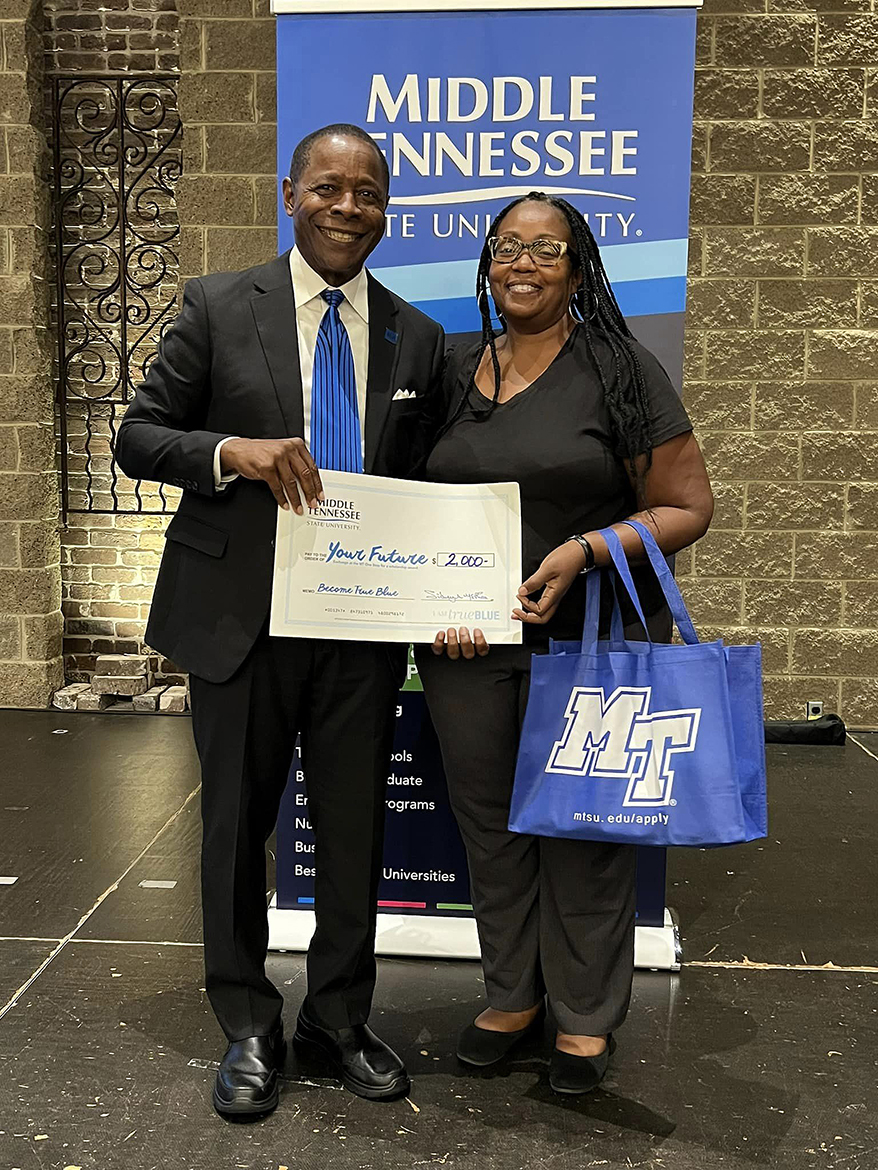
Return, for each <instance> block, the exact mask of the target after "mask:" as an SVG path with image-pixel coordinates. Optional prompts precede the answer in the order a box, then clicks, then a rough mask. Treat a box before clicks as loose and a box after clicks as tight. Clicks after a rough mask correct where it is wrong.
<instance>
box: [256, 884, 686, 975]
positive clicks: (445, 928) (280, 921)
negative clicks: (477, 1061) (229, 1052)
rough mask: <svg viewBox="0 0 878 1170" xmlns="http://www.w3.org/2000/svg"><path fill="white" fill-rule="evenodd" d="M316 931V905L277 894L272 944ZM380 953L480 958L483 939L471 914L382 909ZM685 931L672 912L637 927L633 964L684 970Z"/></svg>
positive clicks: (298, 942)
mask: <svg viewBox="0 0 878 1170" xmlns="http://www.w3.org/2000/svg"><path fill="white" fill-rule="evenodd" d="M313 933H314V912H313V910H280V909H278V905H277V895H276V894H275V895H273V896H272V899H271V902H270V903H269V907H268V949H269V950H270V951H307V949H308V944H309V943H310V941H311V935H312V934H313ZM375 953H376V954H378V955H394V956H396V957H407V958H420V959H478V957H479V940H478V935H477V933H476V924H475V920H474V919H472V918H453V917H447V918H446V917H431V916H430V915H426V914H379V915H378V929H377V934H376V938H375ZM681 959H682V951H681V949H680V935H679V931H678V930H677V926H676V923H675V922H674V919H673V917H672V916H671V912H670V910H668V909H665V922H664V926H638V927H636V929H635V931H634V965H635V967H646V968H649V969H651V970H656V971H679V970H680V961H681Z"/></svg>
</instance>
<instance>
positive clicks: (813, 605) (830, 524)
mask: <svg viewBox="0 0 878 1170" xmlns="http://www.w3.org/2000/svg"><path fill="white" fill-rule="evenodd" d="M89 2H94V3H95V4H96V7H97V8H99V9H102V8H110V7H111V6H110V5H108V4H103V3H102V2H101V3H98V0H89ZM162 2H164V0H162ZM178 9H179V17H180V22H179V52H180V68H181V73H182V77H181V90H180V107H181V112H182V115H183V120H184V125H185V138H184V153H185V173H184V178H183V180H182V181H181V184H180V187H179V190H178V209H179V212H180V220H181V224H182V236H181V248H180V272H181V276H182V277H183V278H185V277H187V276H190V275H196V274H200V273H203V272H210V271H216V270H220V269H224V268H240V267H245V266H247V265H249V264H253V263H257V262H259V261H261V260H264V259H267V258H269V257H271V256H272V255H274V253H275V241H276V236H275V215H276V210H275V209H276V188H277V181H278V179H277V175H276V164H275V132H276V131H275V121H276V112H275V101H276V98H275V74H274V21H273V19H272V18H271V17H270V15H269V12H268V5H267V0H181V2H180V3H179V5H178ZM87 11H88V10H87V9H86V8H85V4H84V0H80V2H79V5H78V12H80V13H85V12H87ZM154 11H156V12H158V11H159V9H158V8H156V9H155V10H154ZM102 19H104V18H103V17H102ZM104 27H106V26H104ZM153 27H154V28H156V30H157V29H158V26H157V25H154V26H153ZM60 31H61V30H60V29H59V30H58V32H59V33H60ZM93 31H94V30H79V31H77V30H75V29H74V28H72V27H70V28H69V29H65V31H64V35H68V34H70V35H73V34H74V33H75V34H76V35H79V36H80V37H82V36H90V35H93ZM106 31H107V34H108V35H109V32H110V30H109V28H107V30H106ZM123 31H124V30H123V29H121V28H118V27H117V28H116V29H114V30H113V33H114V35H121V34H122V33H123ZM138 31H139V30H138ZM143 31H144V32H146V31H147V30H145V29H144V30H143ZM132 35H133V34H132ZM128 49H129V50H130V51H131V52H134V51H135V46H134V44H133V43H130V42H129V44H128ZM76 50H77V51H78V52H82V51H85V52H87V51H90V50H89V47H88V44H85V45H83V44H82V42H81V41H80V42H79V43H78V44H77V46H76ZM119 51H121V50H119ZM137 51H141V50H140V49H138V50H137ZM876 101H878V18H876V17H875V16H874V15H873V14H872V11H871V0H844V2H842V0H818V3H817V4H808V3H807V2H806V0H706V3H705V8H704V11H703V13H701V14H700V16H699V32H698V64H697V76H696V109H695V118H696V121H695V140H694V159H693V162H694V166H693V172H694V173H693V181H692V248H691V286H690V306H689V316H688V336H687V354H686V386H685V396H686V400H687V403H688V405H689V407H690V409H691V411H692V414H693V416H694V418H695V420H696V423H697V426H698V431H699V435H700V438H701V441H702V444H703V447H704V450H705V454H706V456H707V459H708V463H709V465H710V470H711V474H712V477H713V481H714V484H715V488H716V495H717V501H718V508H717V515H716V519H715V522H714V526H713V529H712V530H711V532H710V534H709V535H708V537H707V538H706V539H705V541H704V542H703V543H702V544H700V545H699V546H698V548H697V549H696V550H694V552H691V553H688V554H686V555H685V556H683V557H682V558H681V566H680V567H681V576H682V580H683V582H684V587H685V589H686V592H687V596H688V598H689V601H690V604H691V606H692V609H693V611H694V613H695V616H696V618H697V620H698V621H699V623H700V624H701V626H702V628H703V630H704V632H705V633H706V634H708V635H711V634H718V633H722V634H723V636H727V637H729V638H731V639H735V640H750V639H753V638H756V637H758V638H759V639H760V640H761V641H762V642H763V645H764V647H765V665H766V698H767V709H768V712H769V714H771V715H798V714H801V713H802V710H803V705H804V702H805V700H806V699H811V698H815V699H822V700H823V701H824V702H825V703H826V704H827V706H829V707H831V708H835V709H838V710H840V711H841V712H842V714H843V715H844V716H845V717H846V718H847V719H848V721H849V722H850V723H851V724H853V725H859V726H873V727H874V726H878V618H876V616H875V615H876V604H875V603H876V600H878V597H876V594H878V575H876V569H878V524H876V523H875V522H874V521H873V519H872V513H871V510H870V507H869V505H870V502H871V500H872V498H873V496H875V495H876V494H878V486H876V484H878V454H876V451H878V444H876V443H875V438H876V436H875V430H876V428H878V371H876V361H875V358H876V354H878V347H876V344H875V343H876V333H875V332H874V330H876V329H878V259H876V257H878V247H876V244H878V177H876V173H875V172H876V171H878V165H876V158H878V120H876ZM153 523H155V522H153ZM128 524H129V522H127V521H126V525H125V526H123V528H124V531H125V532H126V533H127V534H128V535H129V536H130V535H132V534H134V533H138V544H137V546H135V545H133V544H131V545H128V542H127V541H122V542H120V543H119V544H118V545H115V546H113V545H112V544H111V543H108V544H101V543H100V542H101V541H109V540H110V533H109V530H110V529H113V532H114V533H118V534H119V535H121V534H122V533H121V530H120V529H119V526H118V522H117V523H116V524H107V523H106V522H103V521H102V522H101V524H99V525H97V526H96V527H97V528H100V529H103V530H104V531H103V533H102V534H99V535H98V534H95V533H94V532H92V533H91V535H90V536H89V538H88V543H87V544H85V543H83V544H78V543H77V541H78V540H80V539H82V537H81V535H76V536H74V535H73V534H71V536H69V537H68V538H66V539H67V540H68V541H69V544H68V545H67V547H69V549H70V550H71V570H70V572H71V573H72V571H73V561H74V556H73V554H74V552H75V551H76V550H77V549H80V550H86V551H80V552H79V553H77V554H76V555H77V557H82V558H86V557H88V556H94V555H96V554H97V553H98V552H99V551H100V550H101V549H103V550H105V551H104V552H103V553H101V556H105V557H106V556H109V555H111V554H110V553H109V552H107V551H106V550H109V549H111V550H112V555H114V557H116V558H118V559H114V560H113V563H112V564H110V563H109V562H107V563H96V564H90V565H87V564H86V563H85V561H84V560H83V561H81V562H80V564H79V565H78V566H76V567H77V568H79V569H87V570H88V571H89V572H91V573H94V572H96V571H99V570H100V571H102V572H108V571H112V570H113V566H114V565H115V566H117V567H118V568H120V569H125V570H127V571H130V570H133V569H134V568H137V567H139V568H140V569H141V570H142V576H141V578H140V579H139V580H138V581H136V582H135V581H133V580H132V581H130V582H128V581H126V582H117V583H110V582H107V583H108V584H110V585H111V587H112V588H113V589H118V590H119V591H120V593H119V595H118V597H114V598H113V601H114V602H116V603H118V604H122V599H121V590H122V589H123V588H132V587H138V586H139V587H145V586H147V585H148V584H149V580H150V577H151V575H152V574H153V573H154V569H155V563H156V560H157V557H158V549H159V547H160V541H159V540H158V539H156V540H155V548H150V547H149V540H150V538H151V537H155V538H158V537H159V536H160V532H159V531H158V529H159V528H160V524H161V522H158V524H157V525H156V528H155V530H153V529H151V528H150V527H149V526H147V527H146V529H144V528H142V527H138V525H137V524H135V523H134V521H131V522H130V527H129V526H128ZM144 535H145V536H146V537H147V546H146V547H141V546H140V543H139V542H140V540H141V538H142V537H143V536H144ZM88 549H92V550H94V551H93V552H88V551H87V550H88ZM134 554H141V555H144V556H148V557H149V563H148V564H146V563H143V562H141V564H140V565H139V566H135V565H134V564H133V563H132V562H131V557H132V556H133V555H134ZM150 554H152V555H150ZM126 556H127V557H128V563H126V561H125V559H124V558H125V557H126ZM91 582H92V585H95V584H97V582H96V581H95V578H94V577H93V576H92V577H91ZM73 584H74V582H73V581H72V580H71V588H72V586H73ZM81 584H85V582H81ZM71 600H72V599H71ZM132 604H133V602H132ZM137 604H138V605H143V602H137ZM143 613H144V611H143V610H141V611H140V616H139V618H138V619H137V620H138V621H141V622H142V618H143ZM102 620H103V619H102ZM106 620H108V621H113V622H117V621H118V622H120V623H123V624H121V625H113V629H112V635H113V636H115V637H116V638H117V639H123V638H125V637H131V638H132V639H136V637H137V621H135V620H133V619H132V620H129V619H128V616H126V617H119V618H108V619H106ZM94 636H97V635H94ZM102 636H106V637H109V636H110V634H109V633H107V634H106V635H102ZM93 648H94V646H93V645H92V646H91V647H89V649H93ZM85 649H86V648H85V647H83V648H82V652H83V653H84V651H85Z"/></svg>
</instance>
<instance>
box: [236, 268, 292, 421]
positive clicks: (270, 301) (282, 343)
mask: <svg viewBox="0 0 878 1170" xmlns="http://www.w3.org/2000/svg"><path fill="white" fill-rule="evenodd" d="M253 283H254V285H255V286H256V291H255V292H254V295H253V298H252V300H251V301H250V307H251V309H252V310H253V318H254V320H255V322H256V330H257V332H258V334H259V341H260V343H261V345H262V352H263V353H264V354H265V360H266V362H267V363H268V369H269V371H270V373H271V380H272V382H273V383H274V392H275V394H276V395H277V404H278V407H279V409H280V413H281V417H282V418H283V422H284V427H285V428H286V437H291V438H292V437H294V436H303V435H304V433H305V412H304V408H303V405H302V371H301V368H300V366H299V335H298V330H297V328H296V303H295V300H294V299H293V282H292V278H291V277H290V254H289V252H285V253H284V254H283V255H282V256H278V258H277V259H276V260H272V261H270V263H268V264H266V265H264V266H263V267H262V268H261V269H260V270H259V271H258V273H257V275H256V277H255V279H254V282H253Z"/></svg>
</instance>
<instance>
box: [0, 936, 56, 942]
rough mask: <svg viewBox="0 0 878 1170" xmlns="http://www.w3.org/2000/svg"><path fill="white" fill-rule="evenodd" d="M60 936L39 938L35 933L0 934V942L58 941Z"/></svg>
mask: <svg viewBox="0 0 878 1170" xmlns="http://www.w3.org/2000/svg"><path fill="white" fill-rule="evenodd" d="M60 941H61V940H60V938H41V937H40V936H39V935H35V934H0V942H50V943H59V942H60Z"/></svg>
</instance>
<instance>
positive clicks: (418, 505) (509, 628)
mask: <svg viewBox="0 0 878 1170" xmlns="http://www.w3.org/2000/svg"><path fill="white" fill-rule="evenodd" d="M320 474H321V479H322V481H323V491H324V495H325V497H326V499H325V501H324V502H323V503H322V504H321V505H320V506H319V507H318V508H314V509H307V510H306V512H305V514H304V515H302V516H297V515H296V514H295V512H293V511H292V510H289V511H284V510H282V509H280V508H279V509H278V514H277V537H276V539H275V551H274V585H273V592H272V599H271V626H270V632H271V633H272V634H274V635H281V636H283V637H292V638H353V639H358V640H365V641H373V642H432V641H433V638H434V637H435V635H436V632H437V630H443V629H446V628H447V627H448V626H468V627H469V628H470V629H472V628H473V627H474V626H477V627H478V628H479V629H480V630H482V631H483V632H484V634H485V637H486V638H487V640H488V641H489V642H493V643H501V644H510V643H517V642H521V640H522V635H521V623H520V622H517V621H514V620H513V618H512V610H513V608H514V607H515V606H516V605H517V604H518V601H517V597H516V594H517V591H518V587H519V586H520V585H521V504H520V499H519V490H518V484H517V483H487V484H484V483H483V484H436V483H417V482H414V481H411V480H405V479H385V478H383V477H380V476H377V475H354V474H351V473H350V472H346V471H322V472H321V473H320Z"/></svg>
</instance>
